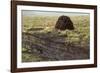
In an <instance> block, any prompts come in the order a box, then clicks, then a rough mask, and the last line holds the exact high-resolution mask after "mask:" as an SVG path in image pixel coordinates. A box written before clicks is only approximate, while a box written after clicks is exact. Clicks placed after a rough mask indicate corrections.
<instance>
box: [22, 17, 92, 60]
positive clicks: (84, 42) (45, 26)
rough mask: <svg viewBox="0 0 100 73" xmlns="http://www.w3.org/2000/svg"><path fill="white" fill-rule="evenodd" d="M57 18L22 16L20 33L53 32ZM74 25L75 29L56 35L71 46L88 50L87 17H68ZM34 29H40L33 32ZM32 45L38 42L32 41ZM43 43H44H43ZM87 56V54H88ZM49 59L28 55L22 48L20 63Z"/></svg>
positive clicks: (26, 49)
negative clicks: (60, 36)
mask: <svg viewBox="0 0 100 73" xmlns="http://www.w3.org/2000/svg"><path fill="white" fill-rule="evenodd" d="M58 17H59V16H23V17H22V21H23V23H22V32H25V33H30V34H31V33H34V32H36V33H43V34H47V35H48V34H49V33H51V32H53V33H55V32H54V29H55V28H54V27H55V24H56V21H57V19H58ZM69 17H70V18H71V20H72V22H73V24H74V27H75V29H74V30H72V31H70V30H65V31H59V32H60V33H57V34H58V35H63V36H66V37H64V38H65V41H66V42H67V43H70V44H72V45H77V46H79V47H83V48H84V49H89V38H90V31H89V30H90V28H89V23H90V21H89V15H79V16H78V15H76V16H69ZM36 28H42V29H38V30H35V29H36ZM32 42H33V43H37V44H38V41H36V40H34V39H32ZM44 43H45V42H44ZM88 55H89V52H88ZM48 60H50V59H48V58H45V57H41V56H40V55H38V54H35V53H29V52H28V48H25V47H23V46H22V62H34V61H48Z"/></svg>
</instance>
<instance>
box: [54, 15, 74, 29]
mask: <svg viewBox="0 0 100 73" xmlns="http://www.w3.org/2000/svg"><path fill="white" fill-rule="evenodd" d="M55 28H56V29H58V30H66V29H68V30H74V26H73V22H72V21H71V19H70V17H68V16H64V15H63V16H60V17H59V18H58V20H57V22H56V25H55Z"/></svg>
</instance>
